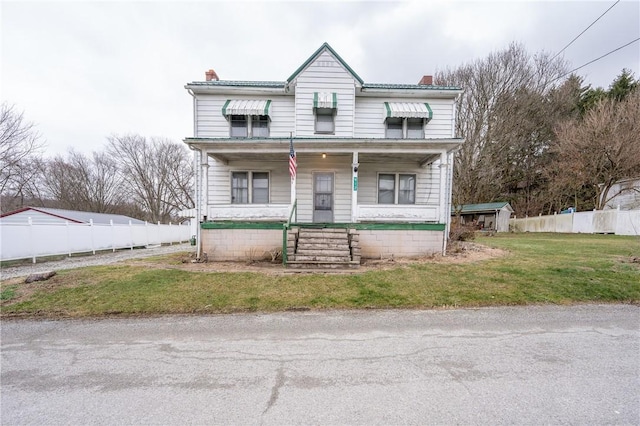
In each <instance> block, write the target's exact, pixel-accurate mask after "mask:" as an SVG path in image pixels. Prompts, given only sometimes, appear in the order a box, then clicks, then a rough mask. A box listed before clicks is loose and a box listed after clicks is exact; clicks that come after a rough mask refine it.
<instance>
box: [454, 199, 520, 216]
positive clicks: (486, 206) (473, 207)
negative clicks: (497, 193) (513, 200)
mask: <svg viewBox="0 0 640 426" xmlns="http://www.w3.org/2000/svg"><path fill="white" fill-rule="evenodd" d="M505 206H509V209H510V210H511V211H513V209H512V208H511V206H510V205H509V203H508V202H507V201H498V202H496V203H480V204H464V205H463V206H462V208H461V207H460V206H457V207H456V209H455V210H454V212H452V214H455V213H457V212H458V211H459V212H460V213H481V212H494V211H496V210H500V209H502V208H503V207H505Z"/></svg>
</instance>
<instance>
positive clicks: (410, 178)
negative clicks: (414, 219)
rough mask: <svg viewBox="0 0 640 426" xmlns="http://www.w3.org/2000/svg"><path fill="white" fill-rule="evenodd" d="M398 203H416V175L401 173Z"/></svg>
mask: <svg viewBox="0 0 640 426" xmlns="http://www.w3.org/2000/svg"><path fill="white" fill-rule="evenodd" d="M398 187H399V190H398V204H415V203H416V175H400V179H399V182H398Z"/></svg>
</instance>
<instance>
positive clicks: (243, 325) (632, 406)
mask: <svg viewBox="0 0 640 426" xmlns="http://www.w3.org/2000/svg"><path fill="white" fill-rule="evenodd" d="M639 328H640V308H639V307H637V306H630V305H582V306H572V307H514V308H492V309H476V310H441V311H363V312H291V313H283V314H273V315H261V314H255V315H226V316H207V317H162V318H146V319H105V320H82V321H78V320H75V321H66V320H65V321H3V323H2V330H1V338H2V346H1V349H2V354H1V355H2V364H1V377H0V378H1V380H2V382H1V384H2V387H1V423H2V424H3V425H13V424H176V425H178V424H179V425H182V424H225V425H229V424H242V425H245V424H246V425H258V424H266V425H276V424H323V425H327V424H340V425H342V424H366V425H371V424H385V425H387V424H465V425H466V424H492V425H493V424H506V423H509V424H576V425H577V424H580V425H583V424H590V425H595V424H639V423H640V330H639Z"/></svg>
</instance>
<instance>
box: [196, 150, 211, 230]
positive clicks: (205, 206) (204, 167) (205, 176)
mask: <svg viewBox="0 0 640 426" xmlns="http://www.w3.org/2000/svg"><path fill="white" fill-rule="evenodd" d="M200 152H201V154H202V155H201V157H200V168H201V171H200V173H201V176H202V194H200V196H201V197H202V211H201V212H200V214H201V215H202V217H200V218H198V220H204V218H205V216H208V215H209V157H208V156H207V153H206V152H205V151H204V150H203V151H200Z"/></svg>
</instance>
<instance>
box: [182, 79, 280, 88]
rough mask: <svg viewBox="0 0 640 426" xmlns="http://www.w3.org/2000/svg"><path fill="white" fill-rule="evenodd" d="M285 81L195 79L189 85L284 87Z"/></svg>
mask: <svg viewBox="0 0 640 426" xmlns="http://www.w3.org/2000/svg"><path fill="white" fill-rule="evenodd" d="M285 84H286V82H284V81H239V80H211V81H193V82H191V83H187V85H188V86H235V87H270V88H278V89H284V86H285Z"/></svg>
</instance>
